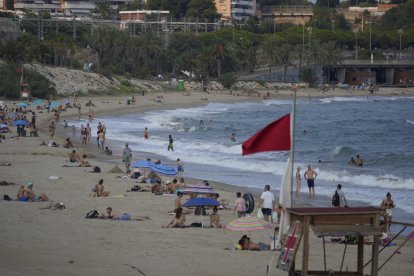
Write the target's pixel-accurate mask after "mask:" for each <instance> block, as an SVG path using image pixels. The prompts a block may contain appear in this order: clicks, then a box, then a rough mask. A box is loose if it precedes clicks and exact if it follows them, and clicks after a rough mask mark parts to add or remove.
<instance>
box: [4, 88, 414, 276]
mask: <svg viewBox="0 0 414 276" xmlns="http://www.w3.org/2000/svg"><path fill="white" fill-rule="evenodd" d="M413 92H414V91H413ZM194 94H195V95H193V98H192V99H190V98H188V97H184V96H182V95H181V94H172V95H169V96H168V97H167V96H166V97H165V101H166V102H168V101H171V102H169V104H162V105H155V104H152V103H153V102H151V101H150V100H149V99H147V98H145V99H144V98H142V101H141V103H140V104H139V105H137V106H131V108H125V107H128V106H126V105H125V104H122V105H119V104H118V101H119V100H125V97H123V96H121V97H115V98H110V97H97V98H89V97H88V98H80V99H79V101H80V102H82V107H83V110H88V108H84V104H85V103H86V102H87V101H88V100H89V99H92V100H93V101H94V102H95V104H98V105H101V103H100V102H101V101H104V99H110V101H111V104H108V105H102V106H98V107H97V108H96V114H111V115H112V114H114V116H116V115H117V114H125V113H132V112H137V113H138V112H145V111H144V110H146V109H145V108H148V109H147V110H152V108H153V107H155V108H157V107H159V108H160V109H167V108H179V107H183V106H188V107H189V106H198V105H200V104H203V102H202V101H200V100H199V98H200V94H199V93H194ZM154 95H155V94H154ZM202 95H205V94H202ZM413 95H414V93H413ZM150 96H151V95H150ZM150 96H149V97H150ZM170 96H171V97H170ZM229 96H230V95H227V94H226V95H223V100H229V101H234V97H233V96H230V97H232V98H230V99H228V98H229ZM333 96H341V95H336V94H335V95H333ZM350 96H355V95H350ZM364 96H365V95H364ZM390 96H395V95H390ZM405 96H406V95H405ZM189 97H191V96H189ZM305 97H306V95H305ZM323 97H327V96H326V95H324V96H323ZM173 98H174V99H173ZM215 98H216V99H215V100H210V96H209V102H218V101H219V100H220V99H219V98H221V97H220V95H219V96H217V97H215ZM245 98H246V99H245V100H246V101H249V100H250V98H248V97H245ZM137 99H141V98H140V97H137ZM182 99H185V100H186V101H187V102H186V103H181V100H182ZM238 99H241V97H238ZM275 99H276V98H275ZM243 100H244V98H243ZM259 100H262V99H259ZM173 101H177V104H176V105H174V103H172V102H173ZM187 104H188V105H187ZM98 110H99V111H98ZM98 112H99V113H98ZM85 115H86V116H87V112H86V114H84V115H83V118H84V117H85ZM52 116H53V114H51V113H49V114H47V113H43V114H38V122H39V124H40V125H41V126H42V129H43V131H42V132H41V133H40V137H21V138H20V137H19V138H9V137H10V136H13V135H14V133H12V134H9V135H7V136H8V138H7V139H6V140H5V141H4V143H1V144H0V148H1V153H2V154H1V155H0V161H1V162H4V163H5V162H7V163H11V164H12V165H11V166H8V167H1V170H2V177H3V178H4V179H1V180H6V181H10V182H12V181H13V182H15V183H16V184H17V185H14V186H2V187H0V188H1V191H2V193H4V194H9V195H11V196H12V197H15V193H16V191H17V189H18V185H19V184H26V182H27V181H32V182H33V183H34V190H35V191H36V192H45V193H47V195H48V196H49V197H50V198H51V199H52V200H56V201H62V202H64V203H65V205H66V206H67V208H66V209H65V210H56V211H52V210H39V208H40V207H43V206H44V205H46V203H36V202H34V203H20V202H8V201H1V202H0V207H1V208H2V210H3V214H8V215H5V216H4V219H3V223H2V236H1V237H0V242H1V244H2V245H3V248H2V250H1V251H0V274H4V275H10V274H13V275H22V274H30V275H55V274H57V273H59V274H64V275H108V274H119V275H136V274H137V270H139V271H142V273H145V274H146V275H167V274H168V275H195V274H197V275H202V276H204V275H206V276H207V275H223V276H224V275H226V276H227V275H257V274H261V273H265V268H266V265H268V264H269V260H271V259H272V258H274V257H276V258H277V257H278V255H279V252H272V251H264V252H254V251H236V250H225V248H232V247H233V246H234V244H235V243H237V241H238V240H239V239H240V236H242V235H243V234H247V233H245V232H243V231H242V232H237V231H229V230H226V229H213V228H205V229H201V228H186V229H166V228H162V226H165V225H166V224H167V223H168V221H169V220H170V219H171V218H172V217H171V216H169V215H168V213H167V212H168V210H171V208H172V206H174V197H173V196H169V195H164V196H155V195H153V194H151V193H144V192H141V193H126V192H125V191H126V190H127V189H129V188H130V187H131V186H132V185H134V184H135V181H134V180H133V179H123V178H116V175H118V174H114V173H109V172H108V171H109V170H110V169H111V168H112V167H113V166H114V165H118V166H119V167H120V168H121V169H123V170H124V167H123V164H122V162H121V161H120V152H121V151H122V150H120V149H115V148H112V150H113V153H114V154H113V155H112V156H106V155H104V154H102V155H101V154H100V153H99V152H98V150H97V148H96V144H95V140H94V139H93V138H92V142H91V143H90V144H89V145H88V146H87V147H86V148H85V149H83V148H79V149H77V151H78V152H79V153H86V154H88V156H89V162H90V163H91V164H92V165H97V166H100V167H101V169H102V173H100V174H94V173H87V172H86V171H90V170H91V168H79V167H73V168H67V167H62V165H65V164H66V162H65V160H66V159H67V154H68V152H70V151H71V150H70V149H64V148H62V147H59V148H49V147H41V146H39V144H40V142H41V141H46V142H47V141H48V140H49V134H48V132H47V125H48V124H49V122H50V121H51V120H52ZM70 117H73V118H77V110H76V109H70V110H68V112H66V113H64V115H63V116H62V117H61V121H63V119H64V118H70ZM57 128H58V130H57V131H56V136H55V139H54V140H55V141H56V142H58V143H59V144H61V143H62V142H63V140H64V139H65V138H66V135H64V134H65V133H66V131H68V132H69V133H70V132H71V131H70V128H69V129H67V130H66V131H65V129H64V128H63V126H62V125H61V124H58V127H57ZM13 131H14V128H13ZM70 137H72V136H70ZM75 137H76V139H73V142H74V144H75V146H79V145H80V144H81V142H80V141H79V132H77V134H76V136H75ZM111 142H112V141H108V143H111ZM135 152H136V154H138V155H139V156H145V154H142V153H139V152H138V151H134V153H135ZM49 176H59V177H61V178H60V179H57V180H51V179H48V177H49ZM101 178H102V179H104V180H105V182H104V185H105V189H106V190H109V191H111V196H110V197H108V198H91V197H88V194H89V193H90V190H91V188H92V187H93V186H94V185H95V184H96V183H97V181H98V180H99V179H101ZM187 179H188V181H193V180H194V181H199V180H197V179H189V178H187ZM209 182H210V183H211V185H212V187H213V188H215V189H217V190H219V193H220V198H219V199H220V200H221V201H222V202H224V203H225V204H233V203H234V199H235V192H236V191H238V190H241V192H245V191H250V192H253V193H255V194H258V195H260V193H261V190H260V189H250V188H248V187H245V188H241V187H238V186H233V185H229V184H224V183H218V182H215V181H209ZM305 188H306V187H305ZM273 192H274V194H275V199H276V198H278V196H277V193H276V192H275V191H274V190H273ZM302 198H303V199H306V196H305V194H304V195H303V196H302ZM293 199H295V198H293ZM317 200H321V201H324V200H325V199H324V198H322V197H321V198H319V197H317ZM329 202H330V199H329ZM256 204H257V201H256ZM108 206H111V207H113V208H114V211H116V212H118V213H123V212H127V213H129V214H132V215H148V216H150V217H151V220H150V221H142V222H135V221H131V222H124V221H103V220H88V219H84V216H85V214H86V213H87V212H88V211H89V210H94V209H96V210H98V211H99V212H103V211H104V210H105V209H106V207H108ZM252 215H255V213H253V214H252ZM220 216H221V221H222V223H224V224H226V223H228V222H229V221H231V220H233V219H235V218H236V217H235V216H234V215H233V213H232V211H231V210H222V211H220ZM200 219H201V218H199V217H197V216H187V224H191V223H192V222H199V221H200ZM206 221H208V217H207V218H204V222H206ZM272 232H273V231H272ZM271 234H272V233H270V232H269V231H265V230H263V231H254V232H252V233H251V238H252V239H253V241H254V242H259V241H260V242H265V243H269V242H270V239H269V235H271ZM402 241H403V240H402V239H401V238H399V239H397V240H395V242H396V243H397V244H398V245H401V243H402ZM311 245H312V246H311V262H310V269H312V270H320V268H321V267H323V256H322V245H321V239H320V238H318V237H316V236H314V235H311ZM398 245H397V246H393V247H389V248H385V250H384V253H383V254H381V255H380V262H379V263H380V264H382V262H383V261H384V260H385V259H386V258H387V257H388V256H389V255H390V254H392V252H393V251H394V250H396V249H397V247H398ZM326 247H327V255H328V256H329V266H328V268H333V269H337V268H339V266H340V264H341V254H340V253H338V252H342V251H343V245H341V244H335V243H329V244H327V245H326ZM413 248H414V245H413V244H412V242H409V243H407V245H406V246H405V247H404V248H403V249H402V250H400V252H401V254H398V255H396V256H394V258H393V259H392V261H391V262H389V263H388V264H387V266H385V267H384V268H383V269H382V271H381V273H394V274H399V275H402V276H404V275H410V273H411V270H412V252H413ZM364 251H365V254H364V255H365V256H366V258H367V259H366V260H369V258H370V256H371V247H370V246H365V248H364ZM33 252H36V254H33ZM355 255H356V247H355V246H349V247H348V253H347V256H346V258H345V262H344V267H349V268H350V269H351V270H352V269H353V268H354V267H355V266H356V258H354V257H351V256H355ZM300 263H301V251H300V250H299V251H298V259H297V264H300ZM212 264H214V265H212ZM274 266H275V263H273V264H272V265H271V267H270V269H271V273H270V275H280V274H281V273H282V271H280V270H277V269H275V267H274ZM369 272H370V269H369V268H367V269H366V270H364V273H365V274H367V273H369Z"/></svg>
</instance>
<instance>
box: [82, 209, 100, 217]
mask: <svg viewBox="0 0 414 276" xmlns="http://www.w3.org/2000/svg"><path fill="white" fill-rule="evenodd" d="M98 217H99V213H98V211H96V210H92V211H89V212H88V213H87V214H86V216H85V218H88V219H94V218H98Z"/></svg>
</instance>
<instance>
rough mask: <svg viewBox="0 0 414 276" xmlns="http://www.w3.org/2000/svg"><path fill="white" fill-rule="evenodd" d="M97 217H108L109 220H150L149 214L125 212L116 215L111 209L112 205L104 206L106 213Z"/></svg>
mask: <svg viewBox="0 0 414 276" xmlns="http://www.w3.org/2000/svg"><path fill="white" fill-rule="evenodd" d="M99 218H101V219H110V220H136V221H144V220H151V218H150V217H149V216H133V217H132V216H131V215H129V214H127V213H124V214H122V215H117V214H115V213H114V212H113V211H112V207H108V208H106V214H102V215H101V216H100V217H99Z"/></svg>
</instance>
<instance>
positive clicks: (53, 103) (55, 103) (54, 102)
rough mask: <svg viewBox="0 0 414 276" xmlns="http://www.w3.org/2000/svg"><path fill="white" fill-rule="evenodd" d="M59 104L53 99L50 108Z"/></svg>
mask: <svg viewBox="0 0 414 276" xmlns="http://www.w3.org/2000/svg"><path fill="white" fill-rule="evenodd" d="M58 105H59V103H58V102H56V101H53V102H51V103H50V108H54V107H56V106H58Z"/></svg>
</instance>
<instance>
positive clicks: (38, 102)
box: [32, 99, 43, 105]
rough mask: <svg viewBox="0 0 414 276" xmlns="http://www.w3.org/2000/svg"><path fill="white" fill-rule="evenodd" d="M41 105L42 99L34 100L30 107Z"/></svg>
mask: <svg viewBox="0 0 414 276" xmlns="http://www.w3.org/2000/svg"><path fill="white" fill-rule="evenodd" d="M42 103H43V100H42V99H36V100H34V101H33V102H32V105H40V104H42Z"/></svg>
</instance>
